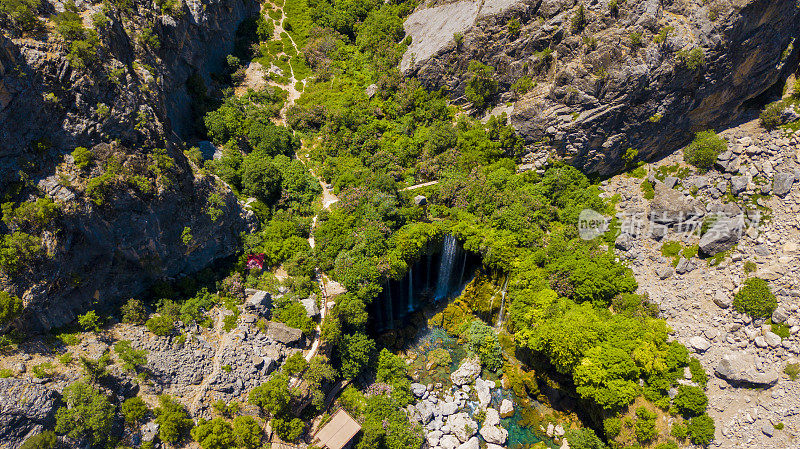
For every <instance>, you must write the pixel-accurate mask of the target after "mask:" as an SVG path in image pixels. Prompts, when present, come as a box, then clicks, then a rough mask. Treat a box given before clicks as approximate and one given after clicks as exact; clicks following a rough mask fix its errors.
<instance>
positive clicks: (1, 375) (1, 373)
mask: <svg viewBox="0 0 800 449" xmlns="http://www.w3.org/2000/svg"><path fill="white" fill-rule="evenodd" d="M9 377H14V372H13V371H11V370H10V369H8V368H3V369H0V379H8V378H9Z"/></svg>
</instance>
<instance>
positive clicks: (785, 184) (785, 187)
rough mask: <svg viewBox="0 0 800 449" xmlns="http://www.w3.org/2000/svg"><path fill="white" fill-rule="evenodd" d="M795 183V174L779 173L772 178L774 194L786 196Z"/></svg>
mask: <svg viewBox="0 0 800 449" xmlns="http://www.w3.org/2000/svg"><path fill="white" fill-rule="evenodd" d="M793 183H794V173H791V172H785V171H782V172H778V173H775V176H774V177H773V178H772V192H773V193H774V194H775V195H778V196H786V194H787V193H789V190H791V189H792V184H793Z"/></svg>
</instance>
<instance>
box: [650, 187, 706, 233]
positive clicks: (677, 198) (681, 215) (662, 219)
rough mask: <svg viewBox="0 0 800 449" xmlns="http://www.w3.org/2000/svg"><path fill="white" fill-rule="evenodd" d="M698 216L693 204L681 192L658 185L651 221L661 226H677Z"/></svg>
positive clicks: (651, 211) (652, 203)
mask: <svg viewBox="0 0 800 449" xmlns="http://www.w3.org/2000/svg"><path fill="white" fill-rule="evenodd" d="M697 215H698V212H697V211H696V208H695V207H694V205H693V204H692V202H691V201H690V200H689V199H688V198H687V197H686V196H685V195H684V194H683V193H681V192H679V191H677V190H675V189H671V188H669V187H667V186H666V185H664V184H660V183H659V184H656V186H655V196H654V197H653V200H652V201H651V202H650V219H651V220H653V221H654V222H655V223H660V224H677V223H680V222H682V221H685V220H687V219H689V218H692V217H695V216H697Z"/></svg>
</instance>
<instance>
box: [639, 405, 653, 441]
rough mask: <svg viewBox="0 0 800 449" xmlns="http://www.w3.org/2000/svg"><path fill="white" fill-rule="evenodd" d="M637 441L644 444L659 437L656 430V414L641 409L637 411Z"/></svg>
mask: <svg viewBox="0 0 800 449" xmlns="http://www.w3.org/2000/svg"><path fill="white" fill-rule="evenodd" d="M634 428H635V430H634V432H635V434H636V441H638V442H640V443H642V444H644V443H648V442H650V441H652V440H653V438H655V437H656V436H657V435H658V429H656V414H655V413H653V412H651V411H650V410H648V409H646V408H644V407H639V408H637V409H636V424H635V426H634Z"/></svg>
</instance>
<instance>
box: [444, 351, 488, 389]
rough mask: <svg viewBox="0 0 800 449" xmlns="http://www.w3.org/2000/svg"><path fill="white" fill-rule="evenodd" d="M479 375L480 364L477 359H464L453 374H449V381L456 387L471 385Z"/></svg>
mask: <svg viewBox="0 0 800 449" xmlns="http://www.w3.org/2000/svg"><path fill="white" fill-rule="evenodd" d="M480 373H481V362H480V360H478V359H477V358H470V359H466V360H464V361H463V362H461V366H459V367H458V369H457V370H455V372H453V373H452V374H450V380H451V381H453V384H455V385H457V386H459V387H460V386H462V385H466V384H469V383H472V382H473V381H474V380H475V379H477V378H478V375H479V374H480Z"/></svg>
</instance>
